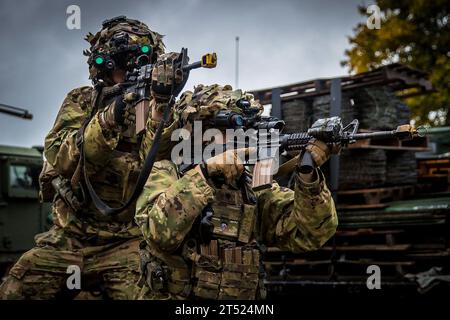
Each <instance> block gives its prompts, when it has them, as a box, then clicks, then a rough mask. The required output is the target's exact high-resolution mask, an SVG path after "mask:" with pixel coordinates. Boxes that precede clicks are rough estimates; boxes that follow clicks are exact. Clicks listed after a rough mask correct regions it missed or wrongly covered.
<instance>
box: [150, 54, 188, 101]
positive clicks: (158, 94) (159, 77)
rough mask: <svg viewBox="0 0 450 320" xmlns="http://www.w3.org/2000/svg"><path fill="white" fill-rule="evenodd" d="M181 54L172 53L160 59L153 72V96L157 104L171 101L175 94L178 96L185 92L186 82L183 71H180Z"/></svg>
mask: <svg viewBox="0 0 450 320" xmlns="http://www.w3.org/2000/svg"><path fill="white" fill-rule="evenodd" d="M179 59H180V54H179V53H176V52H170V53H166V54H163V55H160V56H159V57H158V60H157V61H156V63H155V66H154V67H153V70H152V87H151V94H152V97H153V98H154V99H155V100H156V102H157V103H164V102H167V101H169V99H170V96H171V95H172V94H173V95H174V96H177V95H178V94H179V93H180V92H181V90H183V87H184V85H185V84H186V80H187V79H184V76H183V71H182V70H181V69H178V68H177V66H179V65H180V61H179Z"/></svg>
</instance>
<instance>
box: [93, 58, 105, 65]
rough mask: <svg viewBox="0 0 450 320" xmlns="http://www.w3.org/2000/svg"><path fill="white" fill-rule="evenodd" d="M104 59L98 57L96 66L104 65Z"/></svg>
mask: <svg viewBox="0 0 450 320" xmlns="http://www.w3.org/2000/svg"><path fill="white" fill-rule="evenodd" d="M103 61H104V60H103V58H102V57H97V58H95V63H96V64H102V63H103Z"/></svg>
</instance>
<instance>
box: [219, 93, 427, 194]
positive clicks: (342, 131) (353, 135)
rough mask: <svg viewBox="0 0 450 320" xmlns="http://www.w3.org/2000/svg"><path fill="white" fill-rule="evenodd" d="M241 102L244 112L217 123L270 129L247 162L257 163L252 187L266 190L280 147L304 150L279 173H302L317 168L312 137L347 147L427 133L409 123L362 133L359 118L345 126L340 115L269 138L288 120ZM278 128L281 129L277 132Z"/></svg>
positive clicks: (224, 114) (226, 114)
mask: <svg viewBox="0 0 450 320" xmlns="http://www.w3.org/2000/svg"><path fill="white" fill-rule="evenodd" d="M237 104H238V106H240V107H241V108H242V109H243V111H244V112H243V114H238V113H234V112H230V111H224V112H219V113H218V114H217V116H216V117H215V119H214V123H215V125H216V126H217V127H218V128H219V129H224V128H234V129H256V130H258V129H266V132H265V133H264V134H265V135H266V136H265V139H261V135H260V134H259V133H258V137H257V142H256V146H257V148H258V158H257V161H256V162H254V163H249V162H246V164H254V169H253V179H252V188H253V189H254V190H260V189H265V188H268V187H270V186H271V183H272V179H273V175H272V172H273V168H274V164H275V162H276V160H277V159H275V158H274V157H275V156H274V152H273V150H274V149H276V151H277V153H278V154H281V153H282V152H284V151H302V159H301V161H300V163H299V162H298V157H295V158H293V159H291V160H289V161H288V162H286V163H284V164H283V165H282V166H281V167H280V168H279V169H280V170H279V171H278V172H277V175H278V176H280V175H282V174H284V173H286V172H290V171H292V169H294V168H295V167H296V166H297V170H298V171H299V172H301V173H310V172H312V171H313V170H314V168H315V163H314V161H313V159H312V157H311V154H310V153H309V152H307V151H306V150H305V148H306V146H307V144H308V142H309V141H310V140H311V139H318V140H321V141H323V142H325V143H327V144H329V145H330V146H333V145H340V146H341V147H346V146H348V145H349V144H352V143H355V142H356V141H358V140H364V139H387V138H397V139H399V140H410V139H413V138H414V137H417V136H424V135H425V133H426V132H425V130H424V128H423V129H421V128H418V129H415V128H414V127H413V126H411V125H409V124H405V125H401V126H398V127H397V128H396V129H395V130H388V131H376V132H364V133H358V129H359V121H358V119H354V120H353V121H351V122H350V123H349V124H348V125H346V126H343V125H342V121H341V118H340V117H331V118H324V119H319V120H317V121H316V122H314V124H313V125H312V126H311V128H310V129H308V130H307V131H306V132H297V133H289V134H279V135H278V134H276V139H275V140H274V139H272V138H270V137H269V138H267V136H270V135H271V132H272V133H278V131H281V130H282V129H283V127H284V121H281V120H278V119H276V118H274V117H261V116H258V115H256V114H255V113H254V111H249V110H246V108H247V107H248V106H249V103H248V104H247V102H246V101H245V100H243V101H238V103H237ZM275 130H277V131H276V132H275ZM260 141H263V142H260ZM232 144H233V147H237V148H241V147H248V146H249V144H248V142H244V145H239V144H236V143H235V142H232ZM264 149H266V150H268V149H269V150H270V149H271V150H272V151H271V152H268V153H267V152H266V153H265V155H263V156H260V154H261V150H264ZM334 149H336V148H334ZM267 154H268V155H269V156H267Z"/></svg>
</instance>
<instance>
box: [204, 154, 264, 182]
mask: <svg viewBox="0 0 450 320" xmlns="http://www.w3.org/2000/svg"><path fill="white" fill-rule="evenodd" d="M253 152H256V148H241V149H232V150H227V151H225V152H224V153H221V154H218V155H216V156H214V157H212V158H209V159H208V160H206V161H205V162H204V163H203V164H202V165H201V166H200V168H201V172H202V174H203V175H204V176H205V178H207V179H208V178H212V179H213V180H214V178H218V177H219V178H223V179H224V182H225V183H226V184H228V185H231V186H236V182H237V181H238V180H239V178H240V177H241V175H242V173H243V172H244V162H245V157H246V156H248V155H249V154H251V153H253Z"/></svg>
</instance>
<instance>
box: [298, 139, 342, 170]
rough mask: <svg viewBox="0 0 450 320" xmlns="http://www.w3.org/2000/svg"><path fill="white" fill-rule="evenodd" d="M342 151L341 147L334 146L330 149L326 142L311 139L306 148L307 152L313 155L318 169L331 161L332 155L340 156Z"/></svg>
mask: <svg viewBox="0 0 450 320" xmlns="http://www.w3.org/2000/svg"><path fill="white" fill-rule="evenodd" d="M340 150H341V147H340V145H337V144H334V145H333V146H331V147H330V146H329V145H327V144H326V143H325V142H323V141H320V140H317V139H311V140H310V141H309V142H308V145H307V146H306V151H308V152H309V153H310V154H311V156H312V158H313V160H314V163H315V165H316V166H317V167H320V166H322V165H323V164H324V163H325V162H327V161H328V159H330V156H331V154H338V153H339V152H340Z"/></svg>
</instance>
